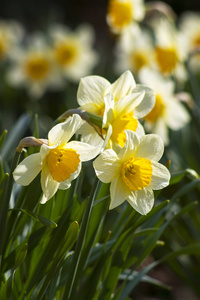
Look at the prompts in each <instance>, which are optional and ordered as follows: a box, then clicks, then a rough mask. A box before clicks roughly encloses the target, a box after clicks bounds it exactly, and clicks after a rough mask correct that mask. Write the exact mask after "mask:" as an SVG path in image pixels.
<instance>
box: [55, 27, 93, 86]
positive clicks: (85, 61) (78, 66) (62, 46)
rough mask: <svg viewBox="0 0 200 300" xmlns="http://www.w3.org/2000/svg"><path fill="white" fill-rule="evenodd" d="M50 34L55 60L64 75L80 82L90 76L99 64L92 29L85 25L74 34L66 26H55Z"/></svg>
mask: <svg viewBox="0 0 200 300" xmlns="http://www.w3.org/2000/svg"><path fill="white" fill-rule="evenodd" d="M49 33H50V36H51V38H52V44H53V45H52V47H53V53H54V60H55V62H56V64H57V67H58V69H59V70H60V71H61V72H62V74H63V75H64V76H65V77H66V78H68V79H70V80H72V81H79V79H80V78H81V77H83V76H86V75H89V74H90V73H91V71H92V69H93V68H94V66H95V65H96V64H97V62H98V55H97V53H96V51H95V50H94V49H92V46H93V45H92V44H93V42H94V31H93V29H92V27H90V26H89V25H86V24H84V25H81V26H79V27H78V28H77V30H76V31H74V32H73V31H71V30H70V29H69V28H67V27H65V26H62V25H54V26H52V27H51V29H50V31H49Z"/></svg>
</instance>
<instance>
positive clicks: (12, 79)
mask: <svg viewBox="0 0 200 300" xmlns="http://www.w3.org/2000/svg"><path fill="white" fill-rule="evenodd" d="M11 59H12V65H11V67H10V69H9V71H8V74H7V79H8V82H9V83H10V84H11V85H13V86H16V87H17V86H20V87H22V86H23V87H26V88H27V89H28V92H29V94H30V95H31V96H32V97H33V98H36V99H37V98H40V97H41V96H42V95H43V93H44V92H45V90H46V89H60V88H61V87H62V86H63V84H64V82H63V80H62V78H61V76H60V75H59V73H58V72H57V70H56V67H55V64H54V61H53V55H52V51H51V49H50V48H49V46H48V45H47V43H46V41H45V40H44V37H43V36H42V35H41V34H35V35H33V36H31V37H30V38H29V40H27V47H25V48H21V49H18V51H16V52H15V53H13V55H12V58H11Z"/></svg>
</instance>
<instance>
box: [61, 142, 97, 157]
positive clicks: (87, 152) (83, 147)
mask: <svg viewBox="0 0 200 300" xmlns="http://www.w3.org/2000/svg"><path fill="white" fill-rule="evenodd" d="M65 148H66V149H70V148H71V149H73V150H76V152H77V153H78V154H79V155H80V157H79V158H80V160H81V161H88V160H91V159H93V158H95V157H96V156H97V155H98V154H99V152H100V148H99V147H94V146H91V145H89V144H86V143H83V142H78V141H72V142H69V143H68V144H67V145H66V146H65Z"/></svg>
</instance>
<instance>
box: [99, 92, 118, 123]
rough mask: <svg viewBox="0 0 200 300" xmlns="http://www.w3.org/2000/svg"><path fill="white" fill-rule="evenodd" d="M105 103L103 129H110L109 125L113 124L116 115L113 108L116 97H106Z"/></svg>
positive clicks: (108, 95) (110, 95) (109, 95)
mask: <svg viewBox="0 0 200 300" xmlns="http://www.w3.org/2000/svg"><path fill="white" fill-rule="evenodd" d="M104 103H105V110H104V114H103V124H102V125H103V126H102V127H103V128H105V127H108V126H109V123H110V122H112V120H113V118H114V115H113V107H114V104H115V102H114V97H113V95H112V94H107V95H106V96H105V97H104Z"/></svg>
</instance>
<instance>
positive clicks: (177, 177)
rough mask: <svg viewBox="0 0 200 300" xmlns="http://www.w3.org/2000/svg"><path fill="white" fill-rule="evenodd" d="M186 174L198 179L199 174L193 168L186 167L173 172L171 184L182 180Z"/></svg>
mask: <svg viewBox="0 0 200 300" xmlns="http://www.w3.org/2000/svg"><path fill="white" fill-rule="evenodd" d="M185 176H188V177H189V178H190V179H193V180H194V179H198V177H199V176H198V174H197V173H196V171H194V170H192V169H186V170H182V171H179V172H176V173H174V174H171V179H170V185H172V184H175V183H178V182H180V181H181V180H182V179H183V178H184V177H185Z"/></svg>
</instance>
